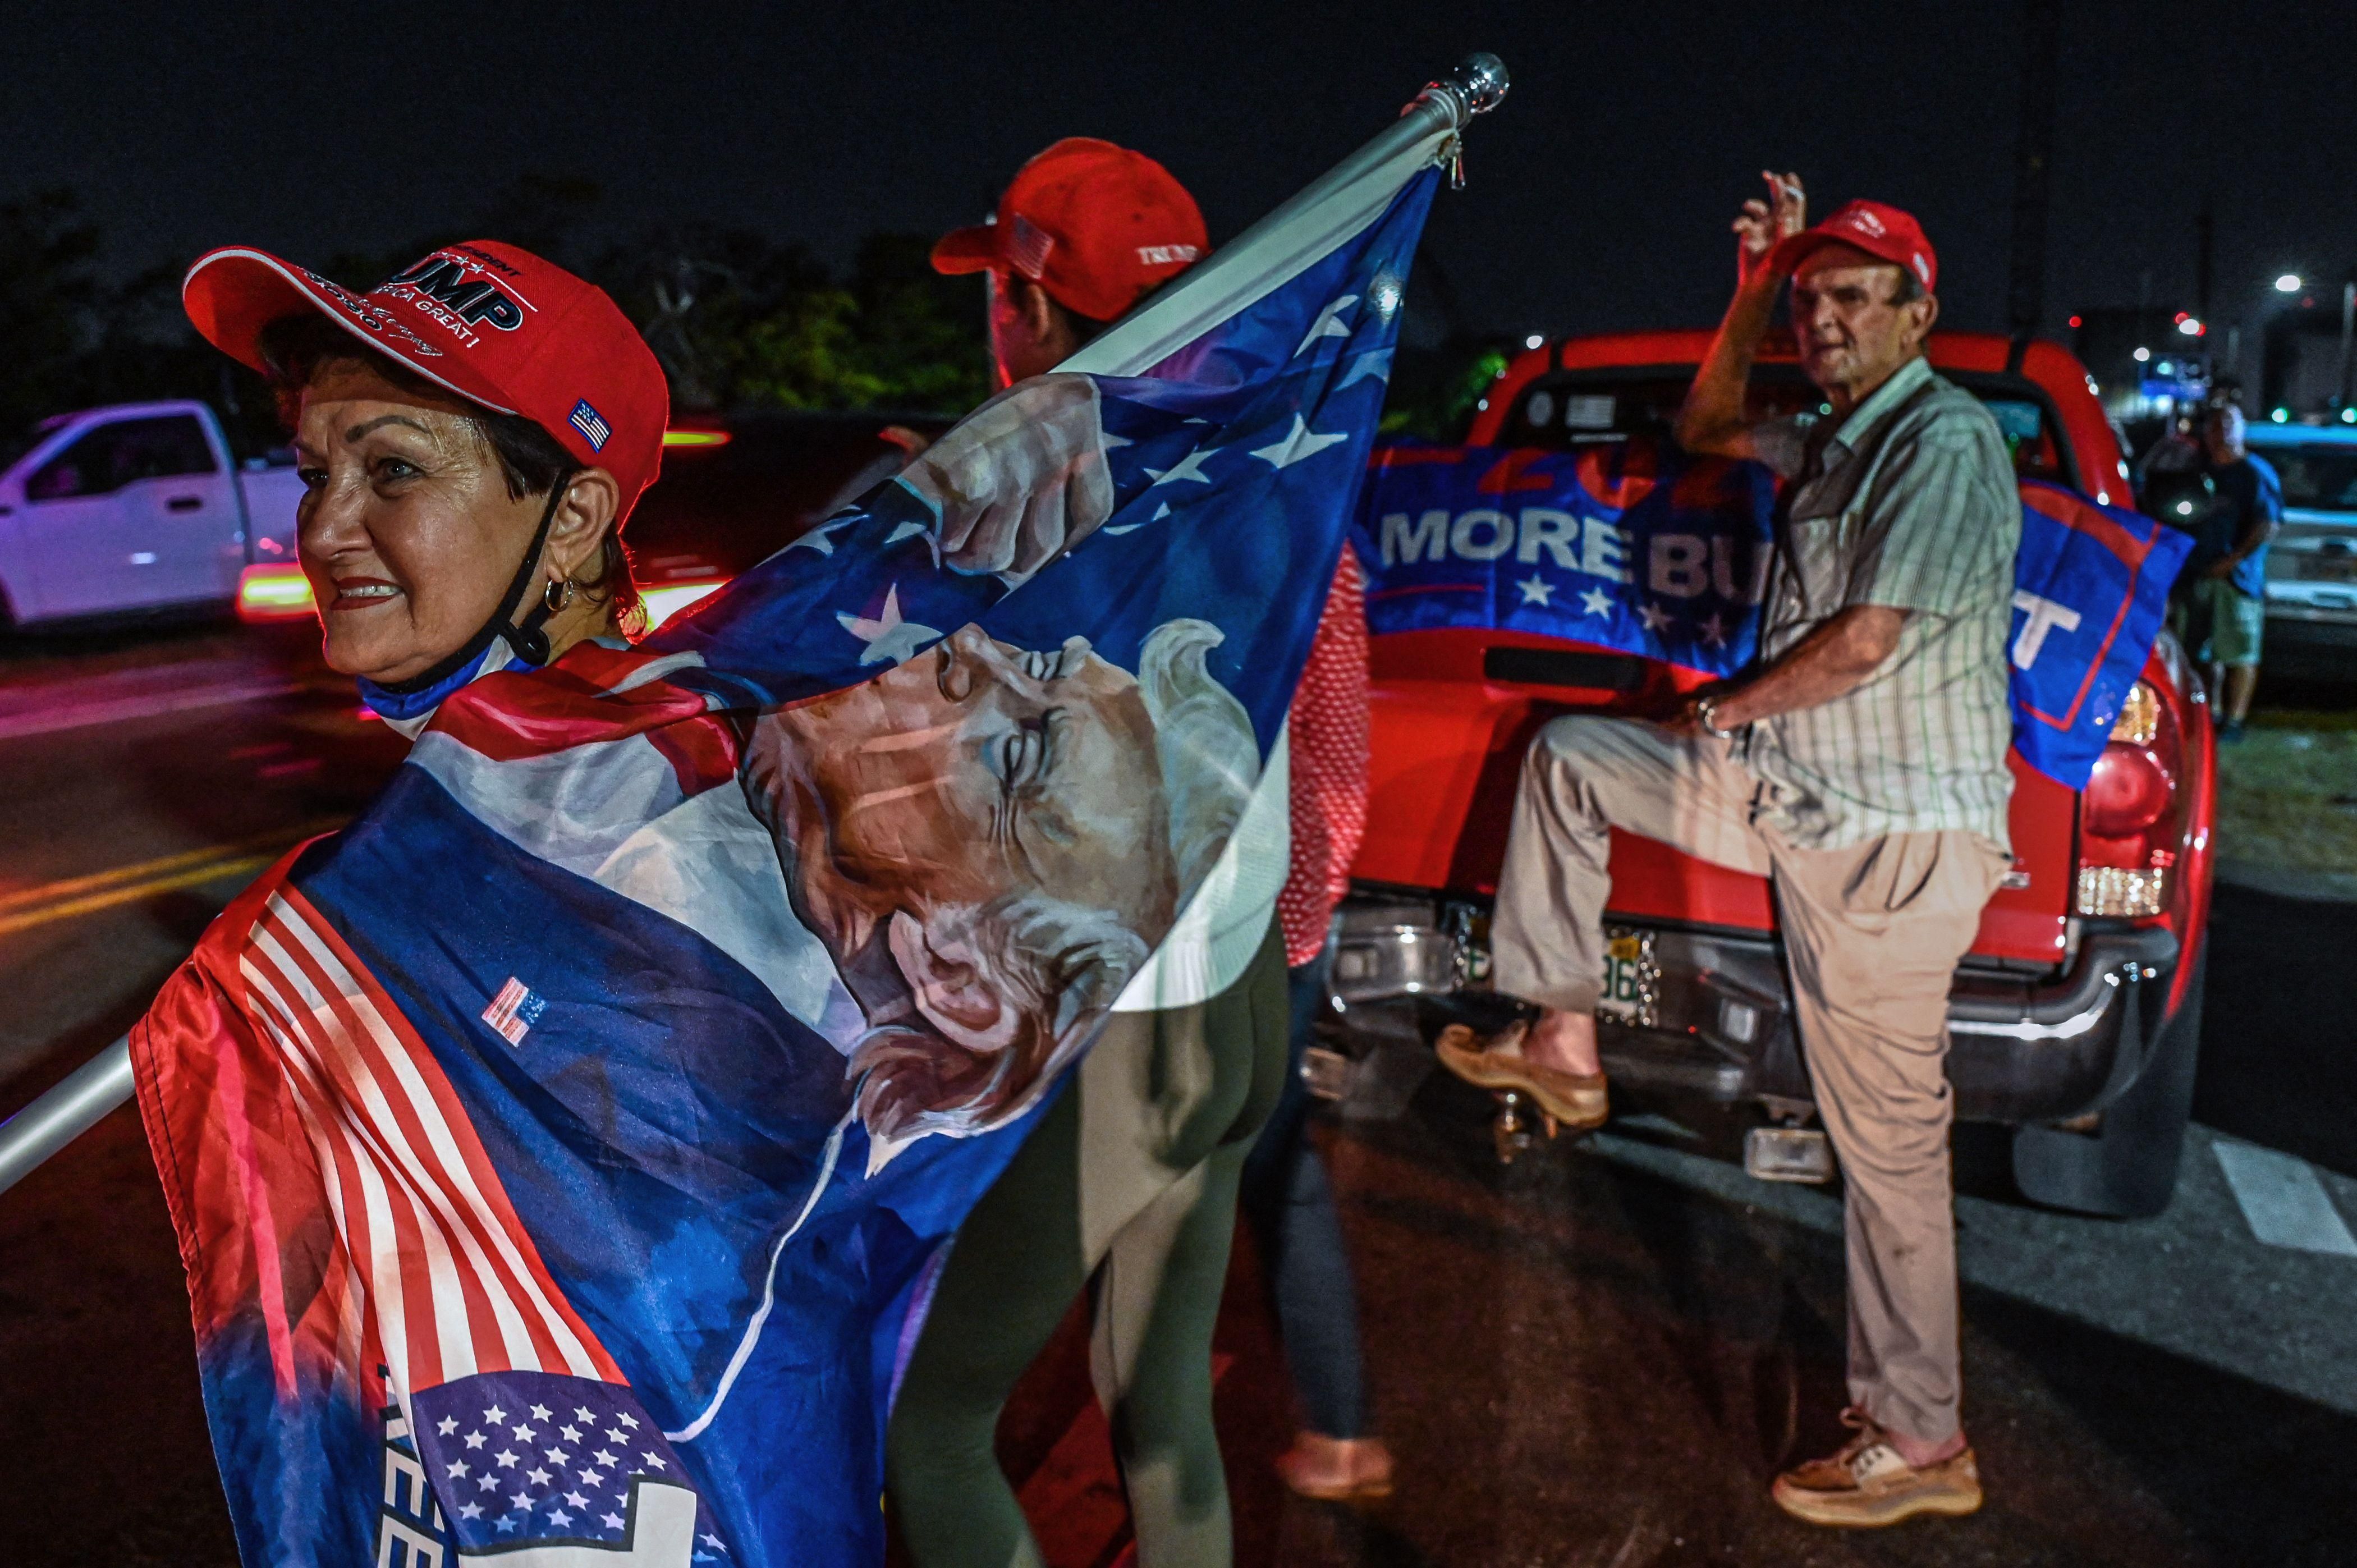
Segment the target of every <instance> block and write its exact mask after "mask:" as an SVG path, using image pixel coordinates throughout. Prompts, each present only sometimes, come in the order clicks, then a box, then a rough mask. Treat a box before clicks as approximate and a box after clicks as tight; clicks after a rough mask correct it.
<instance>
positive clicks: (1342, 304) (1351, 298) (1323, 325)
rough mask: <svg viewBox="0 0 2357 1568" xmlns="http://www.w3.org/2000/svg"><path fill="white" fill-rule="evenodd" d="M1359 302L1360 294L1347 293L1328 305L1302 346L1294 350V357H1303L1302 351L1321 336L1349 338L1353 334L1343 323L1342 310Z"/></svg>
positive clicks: (1302, 342)
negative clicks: (1341, 318)
mask: <svg viewBox="0 0 2357 1568" xmlns="http://www.w3.org/2000/svg"><path fill="white" fill-rule="evenodd" d="M1358 303H1359V296H1358V295H1355V294H1346V295H1343V296H1342V297H1341V298H1340V299H1338V300H1336V301H1335V302H1334V303H1333V304H1331V305H1329V306H1327V307H1326V308H1325V309H1324V310H1322V311H1319V312H1318V322H1317V325H1315V326H1313V327H1312V328H1309V335H1308V337H1306V338H1302V340H1301V348H1299V349H1295V350H1294V351H1293V358H1295V359H1299V358H1301V355H1302V351H1303V350H1304V349H1308V347H1309V345H1311V344H1312V343H1315V342H1317V341H1318V339H1319V338H1348V337H1349V336H1350V335H1351V329H1350V328H1348V327H1345V326H1343V325H1342V323H1341V320H1340V317H1341V315H1342V312H1344V311H1346V310H1348V309H1350V308H1351V306H1354V305H1356V304H1358Z"/></svg>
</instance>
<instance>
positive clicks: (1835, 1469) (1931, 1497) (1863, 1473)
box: [1770, 1410, 1981, 1530]
mask: <svg viewBox="0 0 2357 1568" xmlns="http://www.w3.org/2000/svg"><path fill="white" fill-rule="evenodd" d="M1842 1420H1843V1421H1844V1422H1846V1423H1848V1424H1849V1425H1851V1426H1855V1427H1857V1429H1858V1430H1857V1436H1855V1437H1853V1438H1851V1439H1850V1440H1849V1441H1848V1442H1847V1443H1846V1444H1843V1445H1842V1448H1841V1451H1840V1452H1839V1453H1837V1454H1835V1455H1832V1456H1831V1457H1829V1458H1824V1459H1812V1460H1810V1461H1809V1462H1808V1463H1807V1464H1805V1465H1800V1466H1794V1467H1793V1468H1792V1469H1790V1470H1787V1471H1785V1472H1784V1473H1783V1474H1782V1475H1781V1476H1779V1477H1776V1485H1775V1487H1774V1488H1773V1490H1772V1492H1771V1494H1770V1495H1771V1496H1773V1497H1774V1498H1775V1499H1776V1506H1777V1507H1778V1508H1781V1509H1783V1510H1784V1511H1785V1512H1786V1513H1788V1514H1791V1515H1792V1517H1793V1518H1794V1519H1798V1520H1807V1521H1808V1522H1809V1523H1811V1524H1829V1525H1838V1526H1845V1527H1847V1528H1849V1529H1853V1530H1874V1529H1879V1528H1880V1527H1882V1526H1884V1525H1889V1524H1897V1523H1898V1522H1899V1521H1900V1520H1905V1519H1912V1518H1914V1517H1915V1516H1916V1515H1917V1514H1919V1513H1928V1514H1944V1515H1948V1516H1950V1517H1961V1516H1962V1515H1964V1514H1968V1513H1972V1512H1974V1511H1975V1509H1978V1508H1979V1507H1980V1506H1981V1475H1980V1467H1979V1466H1977V1465H1976V1464H1975V1463H1974V1461H1973V1451H1972V1450H1971V1449H1969V1448H1966V1449H1964V1451H1962V1452H1961V1453H1959V1454H1957V1455H1954V1456H1953V1457H1952V1458H1947V1459H1943V1460H1941V1461H1940V1462H1939V1463H1938V1464H1936V1465H1926V1466H1923V1467H1922V1468H1921V1469H1918V1468H1916V1467H1915V1466H1912V1465H1910V1464H1909V1463H1908V1462H1907V1460H1906V1458H1905V1457H1904V1456H1903V1455H1900V1452H1899V1449H1898V1447H1897V1445H1896V1444H1893V1443H1892V1442H1891V1441H1890V1439H1889V1437H1888V1436H1886V1435H1885V1434H1884V1433H1883V1431H1882V1429H1881V1428H1880V1427H1878V1426H1877V1425H1875V1423H1873V1422H1872V1421H1870V1420H1868V1419H1867V1417H1866V1416H1865V1414H1864V1413H1862V1412H1858V1411H1854V1410H1851V1411H1844V1412H1842Z"/></svg>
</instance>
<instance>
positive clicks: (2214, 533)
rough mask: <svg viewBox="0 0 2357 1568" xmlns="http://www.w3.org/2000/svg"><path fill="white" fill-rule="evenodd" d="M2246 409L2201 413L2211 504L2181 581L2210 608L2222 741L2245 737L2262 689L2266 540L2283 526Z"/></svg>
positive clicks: (2207, 653) (2271, 473) (2201, 652)
mask: <svg viewBox="0 0 2357 1568" xmlns="http://www.w3.org/2000/svg"><path fill="white" fill-rule="evenodd" d="M2243 430H2244V424H2243V411H2242V410H2241V409H2239V408H2236V407H2235V406H2234V405H2233V403H2215V404H2212V406H2211V407H2209V408H2207V409H2204V410H2203V411H2202V414H2201V455H2202V459H2203V461H2202V468H2201V472H2202V475H2203V477H2204V478H2207V479H2208V480H2209V481H2210V485H2211V489H2212V492H2213V494H2212V500H2211V503H2210V509H2209V510H2208V511H2207V512H2206V513H2204V514H2203V515H2202V516H2201V519H2200V527H2199V529H2198V531H2197V532H2196V533H2195V535H2194V542H2193V553H2192V554H2190V556H2188V557H2187V558H2186V562H2185V567H2184V570H2183V571H2182V572H2181V573H2179V576H2178V582H2179V584H2180V585H2183V586H2184V587H2185V589H2186V590H2187V592H2188V595H2189V596H2190V598H2191V599H2192V600H2193V601H2194V602H2195V604H2196V605H2197V606H2198V607H2200V608H2201V609H2202V610H2204V611H2206V620H2207V624H2208V632H2207V636H2206V637H2205V638H2204V639H2203V642H2202V645H2201V646H2200V647H2199V649H2198V650H2197V651H2198V656H2199V657H2200V659H2201V660H2202V662H2203V663H2205V664H2206V665H2208V667H2209V674H2210V690H2211V692H2212V693H2213V695H2212V699H2211V700H2212V704H2213V705H2212V708H2211V710H2210V711H2211V714H2212V717H2213V718H2214V719H2215V720H2216V721H2217V724H2218V738H2219V739H2220V740H2222V741H2237V740H2240V739H2242V738H2243V723H2244V720H2245V719H2247V718H2249V717H2250V714H2251V697H2252V695H2253V693H2255V692H2257V690H2258V688H2259V644H2260V640H2261V635H2262V633H2263V632H2264V631H2265V630H2266V618H2267V602H2266V592H2267V542H2268V541H2269V540H2271V539H2273V538H2274V537H2275V536H2276V530H2277V529H2279V528H2281V527H2282V526H2283V481H2282V480H2281V479H2280V478H2277V477H2276V471H2275V467H2274V466H2273V465H2272V464H2270V463H2269V462H2268V461H2267V460H2266V458H2265V457H2262V456H2258V455H2257V454H2256V453H2255V452H2252V451H2251V450H2250V449H2249V448H2247V447H2245V446H2244V445H2243Z"/></svg>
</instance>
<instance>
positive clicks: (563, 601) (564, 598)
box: [540, 577, 574, 615]
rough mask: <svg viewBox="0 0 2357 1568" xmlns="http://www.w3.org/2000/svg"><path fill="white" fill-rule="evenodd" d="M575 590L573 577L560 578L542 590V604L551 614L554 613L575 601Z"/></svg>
mask: <svg viewBox="0 0 2357 1568" xmlns="http://www.w3.org/2000/svg"><path fill="white" fill-rule="evenodd" d="M573 590H574V582H573V579H572V578H570V577H564V578H560V579H558V580H557V581H555V582H554V583H551V584H549V585H548V586H546V587H544V588H543V589H542V590H541V591H540V602H541V605H542V606H543V607H544V608H545V609H546V610H547V611H548V613H549V614H550V615H554V614H556V613H557V612H558V611H560V610H562V609H564V608H565V606H567V605H569V604H571V603H572V602H573Z"/></svg>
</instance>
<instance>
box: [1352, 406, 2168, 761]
mask: <svg viewBox="0 0 2357 1568" xmlns="http://www.w3.org/2000/svg"><path fill="white" fill-rule="evenodd" d="M1372 468H1373V472H1372V477H1371V482H1370V483H1369V485H1368V486H1367V489H1366V491H1365V493H1364V495H1363V498H1362V499H1361V503H1360V509H1359V517H1358V524H1357V528H1356V532H1355V540H1356V543H1357V546H1358V549H1359V552H1360V553H1361V556H1362V557H1363V558H1364V560H1365V562H1366V566H1367V621H1368V626H1369V628H1370V629H1371V630H1372V631H1373V632H1374V633H1375V634H1376V635H1378V636H1380V635H1383V634H1384V633H1387V632H1400V631H1418V630H1424V629H1427V628H1437V627H1477V628H1478V627H1493V628H1500V629H1503V630H1510V631H1521V632H1532V633H1536V634H1538V635H1541V636H1545V637H1556V638H1561V639H1564V640H1566V641H1568V642H1578V643H1585V644H1587V645H1589V646H1592V647H1598V648H1606V649H1610V650H1615V651H1618V652H1623V653H1633V654H1637V655H1640V656H1641V657H1643V658H1647V659H1657V660H1663V661H1664V662H1667V663H1671V664H1677V665H1681V666H1684V668H1686V669H1689V670H1695V671H1701V672H1702V673H1704V674H1706V675H1713V676H1720V677H1727V676H1733V675H1736V674H1738V673H1739V672H1740V671H1742V670H1743V669H1744V668H1745V667H1746V666H1747V665H1748V664H1749V663H1750V662H1751V660H1752V658H1753V656H1754V654H1755V653H1756V652H1757V650H1758V639H1759V621H1760V597H1761V589H1762V587H1763V585H1764V584H1765V583H1766V580H1767V573H1768V564H1769V562H1770V559H1771V557H1772V554H1773V550H1774V539H1775V505H1776V488H1777V486H1776V478H1775V476H1774V475H1772V474H1771V473H1770V472H1769V470H1768V469H1767V468H1765V467H1762V466H1760V464H1757V463H1740V462H1732V461H1729V460H1727V459H1725V458H1718V457H1691V456H1685V455H1684V454H1682V453H1679V452H1677V451H1675V450H1674V448H1671V447H1668V446H1666V445H1664V446H1651V445H1648V444H1641V443H1634V442H1628V443H1621V442H1615V443H1599V444H1597V445H1594V446H1582V447H1575V448H1573V449H1570V450H1568V451H1542V450H1538V449H1534V448H1523V447H1487V446H1391V447H1385V448H1383V449H1382V450H1379V451H1377V452H1376V453H1375V455H1374V456H1373V459H1372ZM2021 501H2022V535H2021V545H2020V549H2019V552H2018V556H2017V558H2016V566H2015V592H2014V597H2013V606H2014V624H2013V636H2012V639H2011V640H2010V641H2009V642H2008V644H2007V647H2008V649H2009V650H2010V654H2011V660H2012V671H2011V676H2012V695H2013V709H2014V745H2015V746H2016V748H2017V749H2018V750H2019V751H2020V753H2021V756H2022V759H2023V760H2024V761H2026V762H2028V763H2029V765H2030V766H2031V767H2033V768H2037V769H2038V770H2039V771H2040V772H2041V773H2044V774H2046V775H2048V776H2049V777H2050V778H2052V779H2055V780H2057V781H2058V782H2060V783H2061V784H2063V785H2066V786H2067V787H2069V788H2071V789H2080V788H2083V786H2084V785H2085V783H2086V781H2087V775H2088V773H2089V772H2090V771H2091V770H2092V769H2093V767H2094V764H2095V758H2096V757H2097V756H2098V755H2100V754H2101V753H2102V751H2103V748H2104V742H2105V741H2106V740H2107V739H2108V738H2109V737H2110V735H2111V729H2112V725H2113V722H2114V721H2115V719H2116V718H2117V717H2118V716H2119V712H2120V706H2121V704H2122V703H2124V702H2125V701H2126V697H2127V693H2128V691H2129V689H2130V688H2131V687H2132V686H2134V685H2135V683H2136V677H2137V675H2138V674H2139V673H2140V672H2141V671H2143V669H2144V664H2145V660H2146V658H2147V655H2149V654H2150V652H2151V651H2152V645H2153V640H2154V639H2155V638H2156V637H2158V635H2159V631H2160V625H2161V620H2162V618H2163V617H2164V615H2165V613H2166V611H2167V607H2168V597H2169V585H2170V583H2171V582H2173V581H2174V580H2175V578H2176V575H2177V571H2178V568H2179V566H2181V565H2182V564H2184V559H2185V554H2186V551H2187V550H2188V549H2189V548H2190V543H2191V541H2190V538H2189V537H2188V536H2186V535H2184V534H2181V533H2179V532H2176V531H2174V530H2172V529H2169V528H2165V527H2163V526H2162V525H2160V524H2159V523H2157V522H2155V521H2152V520H2151V519H2150V518H2147V517H2140V516H2138V515H2136V513H2134V512H2130V511H2125V510H2120V509H2118V508H2116V507H2105V506H2098V505H2096V504H2095V503H2094V502H2093V501H2090V500H2087V499H2085V498H2083V497H2082V496H2079V495H2077V494H2075V493H2073V492H2072V491H2070V490H2067V489H2062V488H2061V486H2059V485H2050V484H2045V483H2041V482H2040V481H2037V480H2024V481H2022V484H2021Z"/></svg>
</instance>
